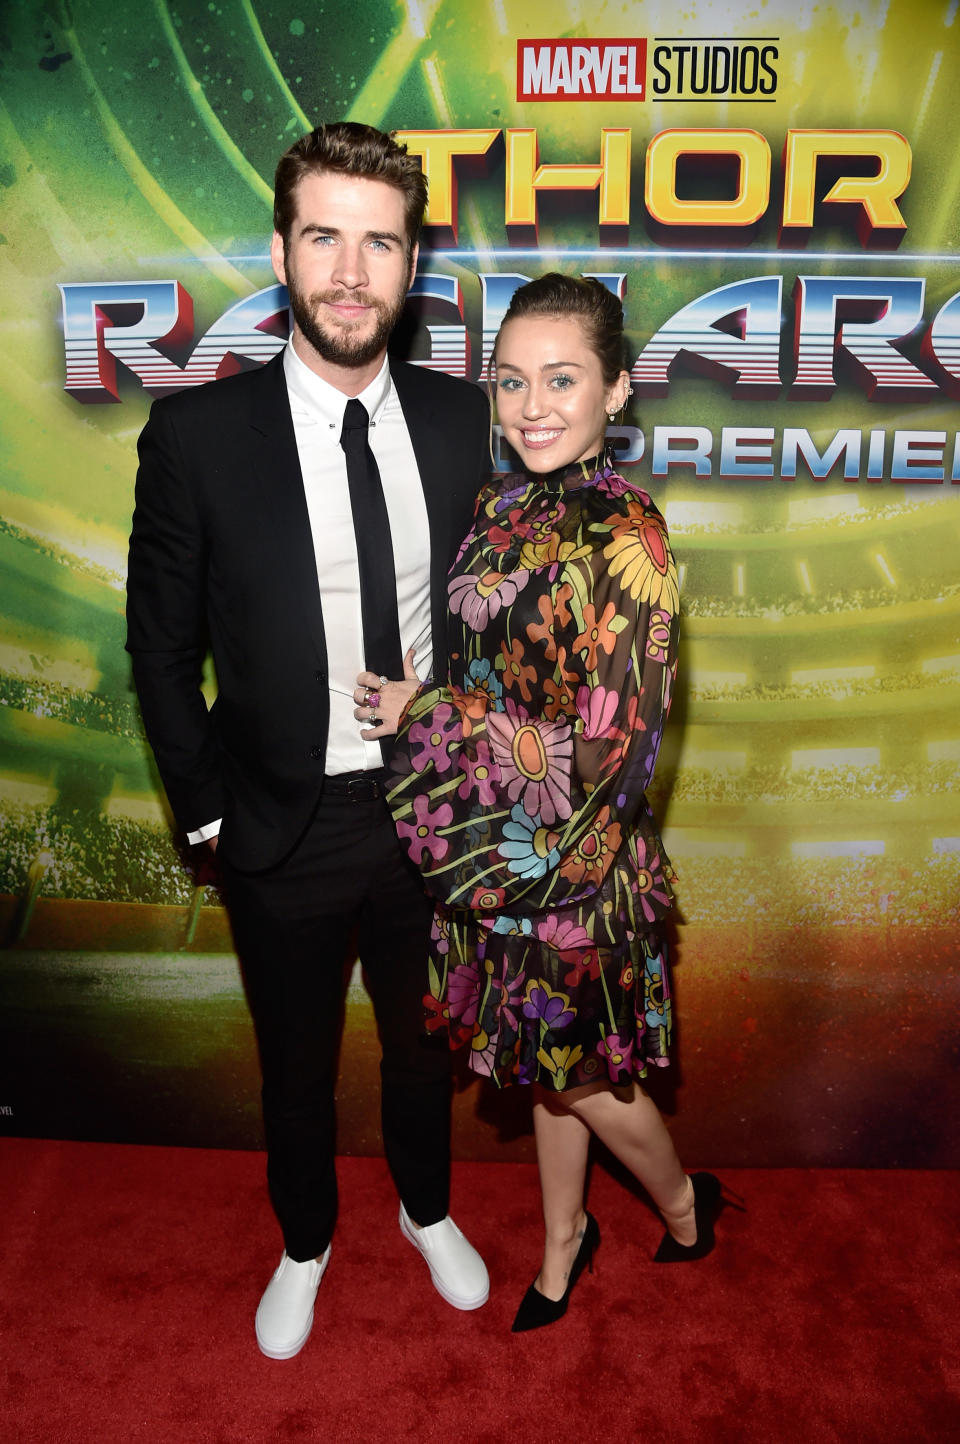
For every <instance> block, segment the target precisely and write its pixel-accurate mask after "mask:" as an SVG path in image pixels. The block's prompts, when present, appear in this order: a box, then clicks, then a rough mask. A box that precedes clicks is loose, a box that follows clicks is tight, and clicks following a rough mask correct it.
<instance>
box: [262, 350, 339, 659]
mask: <svg viewBox="0 0 960 1444" xmlns="http://www.w3.org/2000/svg"><path fill="white" fill-rule="evenodd" d="M283 354H284V353H283V352H282V351H281V352H280V354H279V355H278V356H276V357H275V358H274V359H273V360H272V361H269V362H267V364H266V365H265V366H264V367H263V371H262V373H261V374H262V376H263V384H262V386H260V387H259V388H258V390H257V393H256V397H255V400H254V404H253V405H252V406H251V408H250V418H249V424H250V438H251V467H252V469H253V470H254V471H255V472H256V473H257V474H258V476H259V477H261V478H262V480H263V483H264V485H265V486H267V487H269V491H270V514H269V525H270V526H271V528H272V529H273V530H274V532H275V534H276V535H278V536H279V537H280V539H281V545H282V555H283V556H284V558H285V563H286V564H287V565H288V571H287V581H288V583H289V585H290V587H291V588H292V590H293V592H294V602H295V605H296V607H297V610H298V616H297V617H294V618H291V624H292V625H295V624H296V622H297V621H298V620H300V619H301V618H302V621H303V623H304V625H305V626H306V629H307V631H308V633H309V635H310V637H311V638H312V640H313V643H314V646H315V647H316V649H317V652H318V655H319V656H320V657H321V659H325V657H326V642H325V639H324V629H323V612H322V609H321V604H320V583H319V580H318V577H317V559H316V554H315V552H314V548H313V534H312V532H311V530H310V514H309V512H308V510H307V498H306V494H305V492H304V489H303V473H302V472H301V470H300V455H299V452H298V451H297V438H296V434H295V432H294V429H293V417H292V416H291V414H290V400H289V397H288V395H287V382H286V377H285V375H284V369H283Z"/></svg>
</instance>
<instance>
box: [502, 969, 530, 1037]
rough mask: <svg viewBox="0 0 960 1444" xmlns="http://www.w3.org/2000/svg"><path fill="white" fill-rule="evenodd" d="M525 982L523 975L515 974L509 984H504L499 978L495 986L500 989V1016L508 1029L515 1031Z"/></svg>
mask: <svg viewBox="0 0 960 1444" xmlns="http://www.w3.org/2000/svg"><path fill="white" fill-rule="evenodd" d="M526 981H527V979H526V974H525V973H517V975H516V977H514V978H511V979H510V981H509V982H504V981H503V979H502V978H501V979H500V980H499V983H498V984H497V986H498V987H499V989H500V1016H501V1018H502V1019H503V1021H504V1022H505V1023H506V1024H507V1025H508V1026H509V1027H510V1028H514V1029H516V1028H519V1026H520V1018H519V1013H520V1009H521V1006H522V1004H523V993H524V988H525V987H526Z"/></svg>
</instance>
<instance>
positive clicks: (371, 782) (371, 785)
mask: <svg viewBox="0 0 960 1444" xmlns="http://www.w3.org/2000/svg"><path fill="white" fill-rule="evenodd" d="M376 796H377V779H376V778H375V777H351V778H350V781H349V782H348V783H347V801H348V802H369V801H371V800H372V799H373V798H374V797H376Z"/></svg>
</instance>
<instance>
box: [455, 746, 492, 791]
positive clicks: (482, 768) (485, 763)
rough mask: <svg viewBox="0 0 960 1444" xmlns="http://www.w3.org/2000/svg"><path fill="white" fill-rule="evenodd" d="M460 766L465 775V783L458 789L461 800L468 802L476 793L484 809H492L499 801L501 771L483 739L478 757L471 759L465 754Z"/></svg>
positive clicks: (478, 747) (478, 748)
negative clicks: (497, 786) (498, 785)
mask: <svg viewBox="0 0 960 1444" xmlns="http://www.w3.org/2000/svg"><path fill="white" fill-rule="evenodd" d="M460 766H461V767H462V769H463V774H464V776H463V781H462V782H461V784H460V786H459V787H458V788H457V796H458V797H459V798H460V800H461V801H462V802H466V800H467V798H468V797H469V796H470V795H471V793H475V794H476V797H477V801H478V802H479V803H480V805H481V806H482V807H492V806H493V804H494V803H495V802H496V800H497V789H496V783H497V782H499V780H500V769H499V768H498V767H497V764H496V763H495V762H494V760H493V757H492V755H491V752H490V748H489V746H488V745H487V743H486V742H484V740H483V738H482V737H481V739H480V740H479V742H478V743H477V747H476V756H475V757H471V756H469V754H468V753H466V752H464V753H463V755H462V757H461V759H460Z"/></svg>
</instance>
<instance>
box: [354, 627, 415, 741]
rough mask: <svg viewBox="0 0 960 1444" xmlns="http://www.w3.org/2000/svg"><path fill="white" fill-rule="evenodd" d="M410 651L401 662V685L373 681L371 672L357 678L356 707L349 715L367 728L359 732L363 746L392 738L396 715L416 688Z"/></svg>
mask: <svg viewBox="0 0 960 1444" xmlns="http://www.w3.org/2000/svg"><path fill="white" fill-rule="evenodd" d="M414 650H415V649H414V648H413V647H411V648H410V650H409V652H408V653H407V655H406V656H405V657H404V659H403V681H402V682H391V681H390V679H389V678H382V677H376V676H374V674H373V672H361V673H360V674H359V676H358V677H357V686H356V690H355V691H354V694H353V700H354V702H356V703H357V705H356V707H354V709H353V715H354V717H356V719H357V721H358V722H368V723H369V724H370V725H369V726H368V727H362V728H361V729H360V736H361V737H362V738H363V740H364V742H378V741H379V740H380V738H381V737H392V736H393V734H394V733H395V732H396V730H397V724H398V723H399V721H400V713H401V712H402V711H403V709H404V707H406V705H407V703H408V702H409V701H410V698H411V697H412V696H413V694H414V692H415V691H416V690H417V688H418V687H419V686H420V678H419V677H418V676H417V674H416V672H415V671H414V668H413V657H414Z"/></svg>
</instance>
